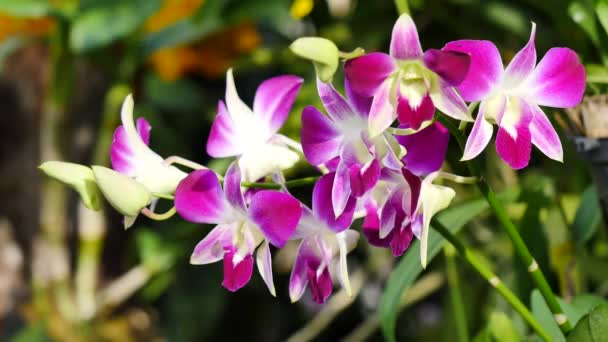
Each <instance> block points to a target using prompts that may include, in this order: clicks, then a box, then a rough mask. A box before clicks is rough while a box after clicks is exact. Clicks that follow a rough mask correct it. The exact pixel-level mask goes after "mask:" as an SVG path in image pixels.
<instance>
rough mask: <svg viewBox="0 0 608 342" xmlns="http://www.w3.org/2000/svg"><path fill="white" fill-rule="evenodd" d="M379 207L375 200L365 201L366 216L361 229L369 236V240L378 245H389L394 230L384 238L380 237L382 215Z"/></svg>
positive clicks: (373, 244)
mask: <svg viewBox="0 0 608 342" xmlns="http://www.w3.org/2000/svg"><path fill="white" fill-rule="evenodd" d="M378 211H379V208H378V207H377V206H376V205H375V203H373V201H366V203H365V213H366V215H365V218H364V219H363V224H362V225H361V230H362V231H363V234H364V235H365V237H366V238H367V241H368V242H369V243H370V244H371V245H372V246H376V247H388V245H389V243H390V239H391V237H392V232H391V234H389V235H388V236H386V237H385V238H384V239H382V238H380V215H379V213H378Z"/></svg>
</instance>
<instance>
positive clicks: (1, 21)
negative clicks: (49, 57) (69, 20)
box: [0, 12, 55, 41]
mask: <svg viewBox="0 0 608 342" xmlns="http://www.w3.org/2000/svg"><path fill="white" fill-rule="evenodd" d="M54 28H55V22H54V21H53V20H52V19H51V18H44V17H43V18H17V17H12V16H10V15H8V14H6V13H3V12H0V41H3V40H5V39H7V38H10V37H13V36H29V37H34V36H46V35H48V34H49V33H50V32H51V31H52V30H53V29H54Z"/></svg>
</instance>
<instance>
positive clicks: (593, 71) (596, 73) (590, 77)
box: [585, 64, 608, 83]
mask: <svg viewBox="0 0 608 342" xmlns="http://www.w3.org/2000/svg"><path fill="white" fill-rule="evenodd" d="M585 70H586V72H587V83H608V68H607V67H605V66H603V65H600V64H588V65H586V66H585Z"/></svg>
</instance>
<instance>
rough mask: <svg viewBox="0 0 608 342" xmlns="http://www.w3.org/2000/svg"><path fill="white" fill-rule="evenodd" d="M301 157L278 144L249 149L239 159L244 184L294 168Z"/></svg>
mask: <svg viewBox="0 0 608 342" xmlns="http://www.w3.org/2000/svg"><path fill="white" fill-rule="evenodd" d="M299 159H300V156H299V155H298V154H297V153H296V152H294V151H292V150H290V149H288V148H287V147H284V146H282V145H278V144H263V145H259V146H256V147H255V148H252V149H249V150H248V151H247V152H245V153H244V154H243V155H241V157H240V158H239V166H240V168H241V173H242V177H243V181H244V182H255V181H257V180H259V179H260V178H262V177H265V176H267V175H269V174H271V173H273V172H277V171H282V170H286V169H289V168H291V167H292V166H294V165H295V164H296V163H297V162H298V160H299Z"/></svg>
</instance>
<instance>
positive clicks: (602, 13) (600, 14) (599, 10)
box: [595, 1, 608, 33]
mask: <svg viewBox="0 0 608 342" xmlns="http://www.w3.org/2000/svg"><path fill="white" fill-rule="evenodd" d="M595 13H596V14H597V18H598V19H599V21H600V24H601V25H602V27H603V28H604V31H605V32H606V33H608V4H606V3H605V2H603V1H600V2H598V4H597V5H596V6H595Z"/></svg>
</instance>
